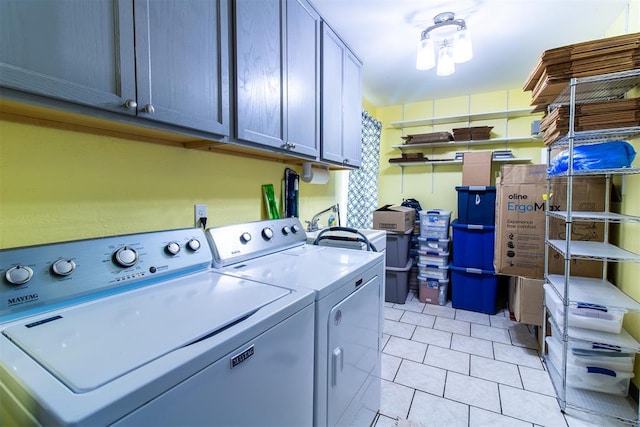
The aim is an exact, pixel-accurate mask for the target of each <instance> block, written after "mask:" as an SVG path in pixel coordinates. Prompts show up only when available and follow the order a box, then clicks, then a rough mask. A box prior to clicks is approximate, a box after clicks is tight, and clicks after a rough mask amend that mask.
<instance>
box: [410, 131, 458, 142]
mask: <svg viewBox="0 0 640 427" xmlns="http://www.w3.org/2000/svg"><path fill="white" fill-rule="evenodd" d="M402 139H404V143H405V144H427V143H433V142H449V141H452V140H453V135H451V133H450V132H430V133H419V134H416V135H407V136H403V137H402Z"/></svg>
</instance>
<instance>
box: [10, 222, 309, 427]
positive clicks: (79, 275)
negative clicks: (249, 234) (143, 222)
mask: <svg viewBox="0 0 640 427" xmlns="http://www.w3.org/2000/svg"><path fill="white" fill-rule="evenodd" d="M211 261H212V255H211V251H210V248H209V246H208V244H207V242H206V237H205V235H204V232H203V231H202V230H199V229H185V230H171V231H163V232H156V233H144V234H134V235H127V236H114V237H108V238H103V239H92V240H84V241H75V242H67V243H59V244H51V245H42V246H33V247H28V248H16V249H7V250H3V251H0V271H1V272H2V277H1V278H0V417H1V418H0V425H6V426H10V425H18V426H30V425H45V426H57V425H65V426H66V425H78V426H103V425H118V426H154V427H155V426H159V425H170V426H203V425H219V426H231V425H233V426H258V425H259V426H266V425H271V426H282V425H289V426H296V427H298V426H308V425H311V424H312V423H313V405H312V402H313V367H314V357H315V355H314V352H313V345H314V340H313V333H314V293H313V292H311V291H308V290H305V289H303V288H292V287H286V286H283V285H280V286H271V285H268V284H265V283H259V282H256V281H252V280H248V279H242V278H236V277H232V276H229V275H223V274H218V273H216V272H214V271H213V270H212V269H211ZM274 390H277V392H275V393H274ZM292 402H295V404H292Z"/></svg>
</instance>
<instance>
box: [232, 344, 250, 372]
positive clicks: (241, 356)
mask: <svg viewBox="0 0 640 427" xmlns="http://www.w3.org/2000/svg"><path fill="white" fill-rule="evenodd" d="M254 351H255V350H254V348H253V346H251V347H249V348H248V349H246V350H245V351H243V352H242V353H240V354H238V355H236V356H233V357H232V358H231V368H232V369H233V368H235V367H236V366H238V365H239V364H241V363H242V362H244V361H245V360H247V359H248V358H250V357H251V356H253V353H254Z"/></svg>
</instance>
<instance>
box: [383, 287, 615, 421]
mask: <svg viewBox="0 0 640 427" xmlns="http://www.w3.org/2000/svg"><path fill="white" fill-rule="evenodd" d="M382 378H383V381H382V402H381V408H380V415H379V417H378V419H377V420H376V421H375V422H374V426H375V427H393V426H395V425H396V423H397V420H398V419H401V420H404V419H408V420H410V421H412V422H413V423H414V424H415V425H416V426H424V427H430V426H436V427H440V426H447V427H456V426H462V427H470V426H473V427H475V426H491V427H499V426H505V427H506V426H508V427H512V426H513V427H519V426H529V427H537V426H549V427H591V426H617V425H618V424H611V420H608V419H602V420H600V419H594V418H593V416H591V417H589V416H587V415H585V414H580V413H576V414H571V415H569V414H562V413H561V412H560V408H559V406H558V402H557V400H556V398H555V392H554V390H553V386H552V385H551V381H550V379H549V376H548V375H547V372H546V371H545V370H544V366H543V364H542V361H541V359H540V356H539V354H538V351H537V341H536V338H535V335H534V332H533V327H531V326H528V325H525V324H522V323H518V322H514V321H511V320H510V319H509V313H508V311H507V310H501V311H500V312H499V313H497V314H496V315H495V316H490V315H487V314H482V313H476V312H472V311H465V310H457V309H454V308H452V307H451V302H449V304H448V305H447V306H439V305H431V304H423V303H421V302H420V301H419V300H418V298H417V296H415V295H414V294H413V293H412V292H410V293H409V295H408V297H407V302H406V303H405V304H392V303H385V327H384V343H383V354H382Z"/></svg>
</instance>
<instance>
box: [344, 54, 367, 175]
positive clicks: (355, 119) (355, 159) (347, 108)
mask: <svg viewBox="0 0 640 427" xmlns="http://www.w3.org/2000/svg"><path fill="white" fill-rule="evenodd" d="M361 68H362V64H360V61H359V60H358V58H356V57H355V56H354V55H353V54H352V53H351V52H350V51H349V50H345V56H344V86H343V92H342V96H343V98H342V105H343V111H342V120H343V125H342V131H343V134H342V150H343V155H344V162H345V165H347V166H354V167H360V165H361V163H362V86H361V85H362V83H361V81H362V80H361V76H360V70H361Z"/></svg>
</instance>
